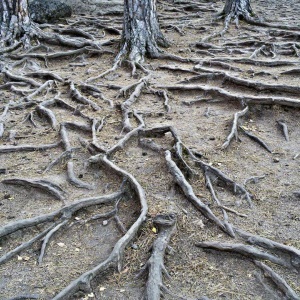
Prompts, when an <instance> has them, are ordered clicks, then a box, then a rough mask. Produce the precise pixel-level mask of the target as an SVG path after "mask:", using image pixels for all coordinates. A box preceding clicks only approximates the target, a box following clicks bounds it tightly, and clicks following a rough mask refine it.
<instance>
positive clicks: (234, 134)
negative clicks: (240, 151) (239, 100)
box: [222, 106, 249, 149]
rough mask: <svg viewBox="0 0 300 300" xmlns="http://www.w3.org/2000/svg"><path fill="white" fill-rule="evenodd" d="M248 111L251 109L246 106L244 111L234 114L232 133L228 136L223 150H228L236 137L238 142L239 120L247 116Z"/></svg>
mask: <svg viewBox="0 0 300 300" xmlns="http://www.w3.org/2000/svg"><path fill="white" fill-rule="evenodd" d="M248 111H249V107H248V106H246V107H245V108H244V109H243V110H242V111H239V112H237V113H235V114H234V118H233V123H232V128H231V132H230V134H229V135H228V137H227V138H226V141H225V142H224V144H223V145H222V149H226V148H227V147H228V146H229V144H230V142H231V141H232V140H233V138H234V137H235V139H236V140H238V121H239V118H240V117H242V116H244V115H245V114H247V112H248Z"/></svg>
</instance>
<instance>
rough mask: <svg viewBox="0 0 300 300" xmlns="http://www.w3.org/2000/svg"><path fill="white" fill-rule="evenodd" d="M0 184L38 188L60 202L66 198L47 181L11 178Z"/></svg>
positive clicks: (54, 185)
mask: <svg viewBox="0 0 300 300" xmlns="http://www.w3.org/2000/svg"><path fill="white" fill-rule="evenodd" d="M1 182H2V183H4V184H14V185H23V186H26V187H28V186H30V187H33V188H38V189H40V190H42V191H44V192H46V193H48V194H50V195H52V196H53V197H55V198H56V199H58V200H61V201H64V200H65V198H66V197H65V192H64V191H63V190H62V189H61V188H60V187H59V186H58V185H57V184H55V183H52V182H50V181H47V180H28V179H23V178H12V179H4V180H2V181H1Z"/></svg>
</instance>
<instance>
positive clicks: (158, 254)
mask: <svg viewBox="0 0 300 300" xmlns="http://www.w3.org/2000/svg"><path fill="white" fill-rule="evenodd" d="M153 225H154V226H156V227H157V228H158V236H157V238H156V240H155V241H154V243H153V246H152V254H151V256H150V258H149V260H148V261H147V263H146V265H145V266H144V267H143V269H142V272H143V273H144V272H145V271H146V270H148V279H147V283H146V290H145V294H144V299H145V300H159V299H160V296H161V293H162V292H163V291H162V287H163V286H164V284H163V274H165V275H166V276H167V277H170V275H169V274H168V272H167V270H166V268H165V266H164V256H165V252H166V248H167V246H168V243H169V241H170V238H171V236H172V234H173V232H174V229H175V225H176V216H175V215H174V214H167V215H157V216H156V217H155V218H154V219H153Z"/></svg>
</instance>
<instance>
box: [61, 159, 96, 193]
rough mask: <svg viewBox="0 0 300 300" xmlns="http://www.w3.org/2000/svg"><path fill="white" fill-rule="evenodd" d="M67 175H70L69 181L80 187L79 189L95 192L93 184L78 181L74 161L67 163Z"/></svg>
mask: <svg viewBox="0 0 300 300" xmlns="http://www.w3.org/2000/svg"><path fill="white" fill-rule="evenodd" d="M67 174H68V181H69V182H70V183H71V184H72V185H74V186H76V187H78V188H82V189H88V190H93V189H94V186H93V185H91V184H88V183H86V182H83V181H82V180H80V179H78V178H77V177H76V176H75V174H74V165H73V162H72V161H69V162H68V163H67Z"/></svg>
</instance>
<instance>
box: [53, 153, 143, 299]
mask: <svg viewBox="0 0 300 300" xmlns="http://www.w3.org/2000/svg"><path fill="white" fill-rule="evenodd" d="M89 161H90V163H101V164H103V165H104V166H105V167H107V168H109V169H111V170H112V171H114V172H116V173H117V174H120V175H121V176H124V177H125V178H126V179H127V181H128V184H129V185H130V188H131V190H132V191H134V193H135V194H136V197H138V199H139V201H140V204H141V213H140V215H139V217H138V219H137V220H136V221H135V222H134V224H133V225H132V226H131V227H130V228H129V229H128V231H127V232H126V234H125V235H124V236H123V237H122V238H120V239H119V240H118V242H117V243H116V244H115V246H114V248H113V250H112V252H111V253H110V255H109V256H108V258H107V259H106V260H105V261H103V262H101V263H100V264H99V265H97V266H95V267H94V268H93V269H91V270H89V271H87V272H86V273H84V274H82V275H81V276H80V277H78V278H77V279H76V280H74V281H73V282H71V283H70V284H69V285H68V286H67V287H66V288H64V289H63V290H62V291H61V292H60V293H59V294H57V295H56V296H55V297H54V298H53V300H63V299H66V298H67V297H69V296H72V295H74V293H75V292H77V291H78V290H82V289H83V290H89V289H90V284H91V281H92V280H93V279H94V278H95V277H96V276H98V275H99V274H101V273H102V272H104V271H106V270H109V269H111V268H117V269H118V270H119V271H121V269H122V258H123V253H124V249H125V247H126V246H127V245H128V244H129V243H130V241H131V240H132V239H133V238H134V237H135V235H136V233H137V231H138V229H139V228H140V226H141V225H142V223H143V222H144V221H145V219H146V214H147V211H148V206H147V202H146V198H145V194H144V191H143V189H142V187H141V186H140V184H139V183H138V182H137V180H136V179H135V178H134V177H133V176H132V175H131V174H129V173H127V172H126V171H124V170H122V169H120V168H119V167H117V166H116V165H115V164H114V163H112V162H111V161H110V160H109V159H108V158H107V157H106V156H105V155H104V156H102V157H100V156H97V157H93V158H91V159H90V160H89Z"/></svg>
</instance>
